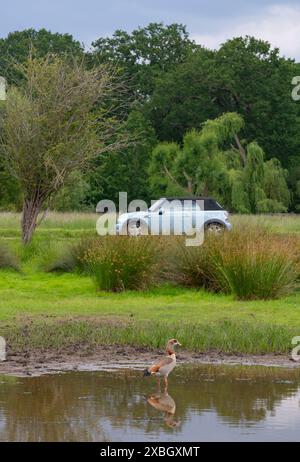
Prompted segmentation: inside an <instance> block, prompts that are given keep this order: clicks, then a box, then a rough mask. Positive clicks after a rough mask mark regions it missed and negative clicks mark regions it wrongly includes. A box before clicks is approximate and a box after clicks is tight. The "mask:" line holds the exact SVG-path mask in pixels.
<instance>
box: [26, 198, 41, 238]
mask: <svg viewBox="0 0 300 462" xmlns="http://www.w3.org/2000/svg"><path fill="white" fill-rule="evenodd" d="M42 203H43V201H42V200H41V199H40V198H27V199H24V202H23V215H22V242H23V244H24V245H26V244H29V243H30V242H31V239H32V236H33V233H34V231H35V228H36V225H37V218H38V214H39V212H40V210H41V206H42Z"/></svg>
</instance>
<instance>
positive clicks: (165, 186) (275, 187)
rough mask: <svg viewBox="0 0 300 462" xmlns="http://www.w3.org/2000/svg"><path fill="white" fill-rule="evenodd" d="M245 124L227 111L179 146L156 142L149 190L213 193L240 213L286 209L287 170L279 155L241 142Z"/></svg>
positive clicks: (239, 117) (287, 192)
mask: <svg viewBox="0 0 300 462" xmlns="http://www.w3.org/2000/svg"><path fill="white" fill-rule="evenodd" d="M243 126H244V123H243V119H242V118H241V116H239V115H238V114H236V113H226V114H224V115H222V116H220V117H218V118H217V119H214V120H209V121H207V122H205V124H204V125H203V128H202V130H200V131H196V130H192V131H190V132H187V133H186V135H185V136H184V138H183V145H182V147H181V146H179V145H178V144H176V143H174V142H169V143H168V142H163V143H161V144H158V146H156V147H155V149H154V151H153V154H152V159H151V163H150V167H149V170H150V179H151V187H152V191H153V194H155V195H156V196H162V195H172V194H174V192H175V193H176V194H183V193H185V194H189V195H191V196H192V195H204V196H206V195H212V196H214V197H215V198H217V199H219V201H220V202H222V203H223V204H224V205H226V206H227V207H229V208H230V209H231V210H234V211H236V212H239V213H256V212H284V211H287V208H288V206H289V203H290V194H289V191H288V187H287V183H286V171H285V170H284V169H283V168H282V167H281V165H280V162H279V160H278V159H275V158H273V159H270V160H269V161H267V162H265V159H264V152H263V150H262V149H261V147H260V146H259V145H258V144H257V143H256V142H252V143H250V144H249V145H246V146H244V145H243V143H242V142H241V141H240V139H239V132H240V131H241V130H242V129H243Z"/></svg>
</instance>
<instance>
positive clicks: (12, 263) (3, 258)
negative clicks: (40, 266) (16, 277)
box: [0, 242, 19, 270]
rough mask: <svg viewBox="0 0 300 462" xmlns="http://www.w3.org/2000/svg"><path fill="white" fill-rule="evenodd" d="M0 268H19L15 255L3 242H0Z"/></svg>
mask: <svg viewBox="0 0 300 462" xmlns="http://www.w3.org/2000/svg"><path fill="white" fill-rule="evenodd" d="M0 269H14V270H19V263H18V259H17V257H16V256H15V255H14V254H13V253H12V251H11V250H10V249H9V248H8V247H7V246H6V245H5V244H3V243H1V242H0Z"/></svg>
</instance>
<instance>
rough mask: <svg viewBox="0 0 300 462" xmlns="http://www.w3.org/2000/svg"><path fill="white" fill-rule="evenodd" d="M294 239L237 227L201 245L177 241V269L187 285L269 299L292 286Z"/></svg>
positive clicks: (294, 274) (293, 275) (296, 271)
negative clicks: (184, 243) (193, 245)
mask: <svg viewBox="0 0 300 462" xmlns="http://www.w3.org/2000/svg"><path fill="white" fill-rule="evenodd" d="M294 246H295V243H294V242H292V241H291V240H289V239H283V238H282V236H276V235H274V234H273V235H270V234H269V233H268V232H267V231H266V230H261V229H245V228H240V229H237V230H234V231H232V232H230V233H224V235H222V236H209V237H206V239H205V242H204V244H203V245H202V246H201V247H184V246H183V245H180V250H181V255H182V257H181V258H178V259H177V261H178V263H177V268H176V269H177V272H179V273H180V274H181V279H182V281H183V282H185V283H186V284H188V285H192V286H194V287H204V288H208V289H210V290H213V291H215V292H217V291H220V290H222V291H223V292H227V293H232V294H234V295H235V296H236V297H237V298H239V299H244V300H249V299H270V298H277V297H279V296H281V295H283V294H285V293H287V292H289V291H290V290H291V289H292V288H294V286H295V282H296V280H297V276H298V275H299V269H297V265H298V264H299V262H297V260H296V257H295V252H294V248H295V247H294Z"/></svg>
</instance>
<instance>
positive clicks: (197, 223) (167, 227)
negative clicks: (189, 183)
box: [116, 197, 232, 236]
mask: <svg viewBox="0 0 300 462" xmlns="http://www.w3.org/2000/svg"><path fill="white" fill-rule="evenodd" d="M231 228H232V225H231V223H230V221H229V213H228V212H227V211H226V210H224V209H223V207H222V206H221V205H220V204H219V203H218V202H217V201H215V200H214V199H212V198H211V197H183V198H176V197H164V198H161V199H159V200H157V201H156V202H155V203H154V204H152V206H151V207H150V208H149V209H148V210H146V211H143V212H141V211H139V212H131V213H123V214H122V215H120V216H119V218H118V221H117V224H116V232H117V234H125V235H129V236H139V235H143V234H153V235H161V234H162V235H169V234H176V235H183V234H186V235H189V234H193V232H195V231H196V230H198V231H199V230H200V229H204V230H205V231H208V232H212V233H220V232H222V231H224V230H231Z"/></svg>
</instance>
